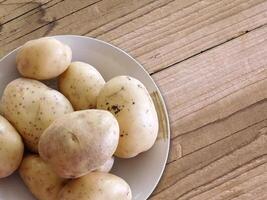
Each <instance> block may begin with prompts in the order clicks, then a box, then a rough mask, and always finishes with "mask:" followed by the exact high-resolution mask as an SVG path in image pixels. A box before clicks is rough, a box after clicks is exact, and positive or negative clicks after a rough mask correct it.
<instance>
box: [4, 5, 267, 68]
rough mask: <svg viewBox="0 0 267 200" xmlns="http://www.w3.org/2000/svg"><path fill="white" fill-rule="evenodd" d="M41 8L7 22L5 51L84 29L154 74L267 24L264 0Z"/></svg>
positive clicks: (80, 32) (86, 33) (82, 31)
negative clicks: (33, 41) (28, 42)
mask: <svg viewBox="0 0 267 200" xmlns="http://www.w3.org/2000/svg"><path fill="white" fill-rule="evenodd" d="M51 4H52V2H51ZM40 9H41V10H40V11H39V12H36V11H31V12H29V13H27V14H25V15H23V16H21V17H19V18H18V19H17V20H13V21H11V22H9V23H6V24H4V25H2V31H1V32H0V46H1V49H0V56H1V55H2V56H3V55H4V54H5V53H7V52H8V51H10V50H11V49H13V48H14V47H17V46H19V45H21V44H23V43H24V42H26V41H28V40H30V39H33V38H37V37H41V36H44V35H55V34H66V33H67V34H78V35H87V36H93V37H98V38H100V39H103V40H105V41H109V42H111V43H113V44H115V45H117V46H119V47H121V48H123V49H124V50H126V51H128V52H129V53H130V54H131V55H133V56H134V57H135V58H137V59H138V60H139V61H140V62H141V63H142V64H143V65H144V66H145V68H146V69H147V70H148V71H149V72H150V73H153V72H156V71H158V70H162V69H164V68H166V67H168V66H169V65H173V64H175V63H178V62H181V61H182V60H185V59H187V58H189V57H191V56H193V55H196V54H198V53H200V52H202V51H205V50H207V49H209V48H212V47H213V46H216V45H219V44H221V43H224V42H226V41H228V40H230V39H232V38H235V37H238V36H239V35H242V34H244V33H246V32H247V31H250V30H253V29H255V28H257V27H259V26H261V25H263V24H265V23H267V11H266V9H267V2H266V1H264V0H222V1H221V0H220V1H218V0H203V1H199V0H188V1H181V0H156V1H154V0H142V1H141V0H137V1H131V0H102V1H101V0H99V1H96V0H95V1H92V0H90V1H85V0H81V1H78V2H77V1H72V0H66V1H62V2H58V3H57V4H56V5H54V6H47V5H45V6H42V7H41V8H40ZM29 22H30V23H29Z"/></svg>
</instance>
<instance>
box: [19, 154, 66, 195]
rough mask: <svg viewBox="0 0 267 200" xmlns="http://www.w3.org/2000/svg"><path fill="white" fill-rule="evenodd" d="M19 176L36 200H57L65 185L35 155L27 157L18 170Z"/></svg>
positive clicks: (63, 180)
mask: <svg viewBox="0 0 267 200" xmlns="http://www.w3.org/2000/svg"><path fill="white" fill-rule="evenodd" d="M19 174H20V177H21V178H22V180H23V181H24V183H25V184H26V185H27V187H28V188H29V190H30V191H31V192H32V194H33V195H34V196H35V197H36V198H37V199H38V200H57V196H58V193H59V191H60V190H61V189H62V188H63V186H64V185H65V183H66V181H67V180H66V179H63V178H60V177H59V176H58V175H57V174H56V173H55V172H54V171H53V170H52V168H51V167H50V166H49V165H48V164H46V163H45V162H44V161H43V160H42V159H41V158H40V157H39V156H37V155H27V156H26V157H25V158H24V159H23V161H22V163H21V166H20V168H19Z"/></svg>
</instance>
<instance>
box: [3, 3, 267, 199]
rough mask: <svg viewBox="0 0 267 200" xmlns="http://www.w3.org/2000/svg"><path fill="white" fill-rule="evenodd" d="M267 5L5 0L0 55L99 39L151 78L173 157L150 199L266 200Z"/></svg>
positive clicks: (169, 160)
mask: <svg viewBox="0 0 267 200" xmlns="http://www.w3.org/2000/svg"><path fill="white" fill-rule="evenodd" d="M266 24H267V1H266V0H203V1H200V0H136V1H132V0H80V1H72V0H65V1H63V0H36V1H28V0H2V1H0V56H3V55H4V54H6V53H7V52H8V51H10V50H12V49H14V48H16V47H17V46H19V45H21V44H23V43H24V42H25V41H27V40H30V39H33V38H37V37H41V36H45V35H56V34H78V35H86V36H92V37H97V38H99V39H102V40H105V41H108V42H110V43H112V44H115V45H116V46H118V47H120V48H122V49H124V50H126V51H127V52H129V53H130V54H131V55H132V56H133V57H135V58H136V59H137V60H139V61H140V62H141V63H142V64H143V65H144V67H145V68H146V69H147V70H148V71H149V72H150V73H151V74H152V77H153V79H154V80H155V81H156V82H157V84H158V86H159V87H160V89H161V91H162V94H163V95H164V98H165V101H166V104H167V107H168V111H169V116H170V122H171V129H172V131H171V138H172V140H171V150H170V156H169V159H168V164H167V167H166V170H165V173H164V175H163V178H162V180H161V182H160V184H159V185H158V187H157V189H156V190H155V191H154V193H153V194H152V196H151V199H153V200H154V199H155V200H160V199H162V200H169V199H170V200H172V199H179V200H185V199H193V200H202V199H203V200H206V199H214V200H215V199H216V200H219V199H221V200H225V199H235V200H246V199H247V200H250V199H255V200H256V199H257V200H260V199H261V200H265V199H267V192H266V191H267V102H266V97H267V80H266V78H267V25H266Z"/></svg>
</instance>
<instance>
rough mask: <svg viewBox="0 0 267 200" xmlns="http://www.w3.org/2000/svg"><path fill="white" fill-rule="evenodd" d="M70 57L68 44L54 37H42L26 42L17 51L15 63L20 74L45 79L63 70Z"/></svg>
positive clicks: (53, 76)
mask: <svg viewBox="0 0 267 200" xmlns="http://www.w3.org/2000/svg"><path fill="white" fill-rule="evenodd" d="M71 57H72V52H71V49H70V47H69V46H67V45H65V44H63V43H61V42H60V41H58V40H56V39H54V38H50V37H44V38H40V39H36V40H30V41H28V42H26V43H25V44H24V45H23V46H22V47H21V48H20V49H19V51H18V53H17V57H16V63H17V69H18V71H19V72H20V74H21V75H22V76H24V77H27V78H33V79H37V80H45V79H51V78H55V77H57V76H58V75H60V74H61V73H62V72H64V71H65V70H66V69H67V68H68V66H69V64H70V62H71Z"/></svg>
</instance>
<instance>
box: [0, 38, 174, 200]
mask: <svg viewBox="0 0 267 200" xmlns="http://www.w3.org/2000/svg"><path fill="white" fill-rule="evenodd" d="M44 37H52V38H60V37H72V38H82V39H90V40H94V41H96V42H99V43H102V44H104V45H107V46H110V47H112V48H113V49H115V50H117V51H119V52H121V53H122V54H124V55H126V56H127V57H128V58H129V59H131V60H132V61H134V62H135V63H136V64H137V65H138V66H139V68H140V69H142V71H143V72H144V73H145V74H146V76H147V77H148V78H149V80H150V81H151V82H152V83H153V86H154V87H155V88H156V90H157V91H158V96H159V99H160V101H161V106H162V108H163V112H164V117H165V118H166V119H165V120H166V130H167V154H166V156H165V159H164V166H163V168H162V170H161V172H160V174H159V176H158V178H157V180H156V184H155V185H154V186H153V187H152V190H151V191H150V192H149V193H150V194H148V196H147V198H148V197H149V196H150V195H151V194H152V193H153V191H154V190H155V188H156V187H157V186H158V184H159V182H160V179H161V178H162V175H163V173H164V171H165V168H166V165H167V160H168V157H169V155H170V142H171V130H170V121H169V115H168V110H167V107H166V103H165V100H164V98H163V96H162V94H161V91H160V89H159V87H158V86H157V84H156V83H155V81H154V80H153V78H152V77H151V75H150V74H149V73H148V71H147V70H146V69H145V68H144V67H143V66H142V65H141V64H140V63H139V62H138V61H137V60H136V59H134V58H133V57H132V56H131V55H130V54H129V53H127V52H126V51H124V50H122V49H120V48H119V47H117V46H115V45H113V44H110V43H108V42H105V41H103V40H100V39H97V38H93V37H88V36H81V35H72V34H65V35H64V34H63V35H52V36H44ZM39 38H41V37H39ZM35 39H38V38H35ZM21 47H22V45H21V46H19V47H17V48H15V49H13V50H11V51H10V52H9V53H7V54H6V55H4V56H3V57H2V58H0V62H2V61H3V60H4V59H6V58H7V57H8V56H10V55H11V54H12V53H14V52H16V51H18V50H19V49H20V48H21Z"/></svg>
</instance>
